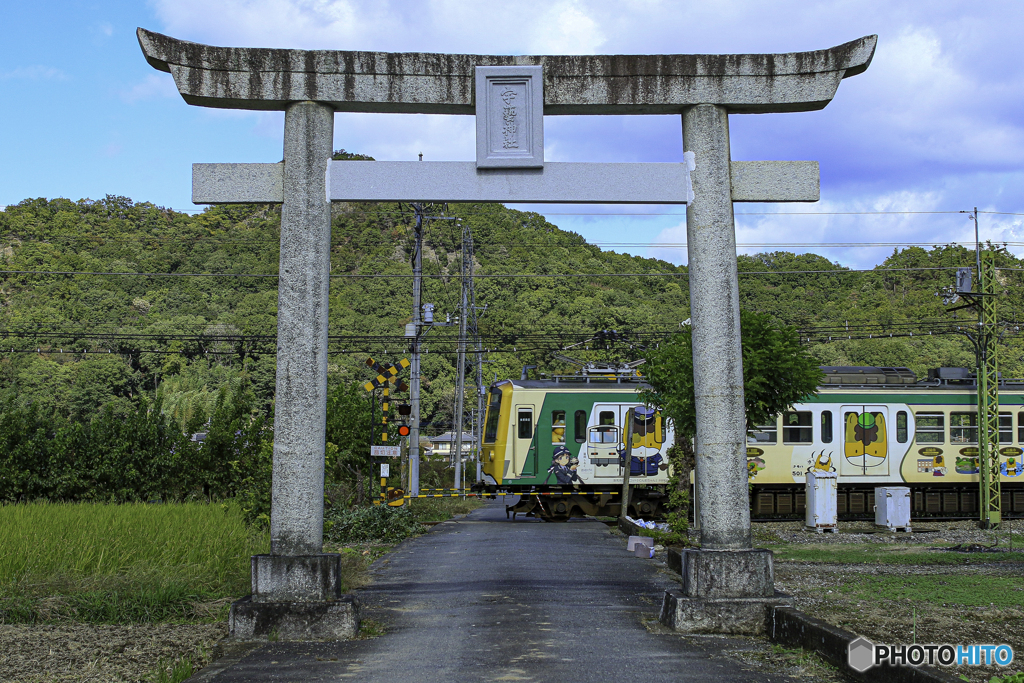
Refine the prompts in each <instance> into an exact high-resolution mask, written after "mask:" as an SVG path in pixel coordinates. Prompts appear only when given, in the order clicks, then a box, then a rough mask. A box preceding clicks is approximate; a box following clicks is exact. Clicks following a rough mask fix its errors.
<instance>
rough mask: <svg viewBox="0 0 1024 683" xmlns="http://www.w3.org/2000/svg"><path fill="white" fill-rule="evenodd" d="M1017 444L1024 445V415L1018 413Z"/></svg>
mask: <svg viewBox="0 0 1024 683" xmlns="http://www.w3.org/2000/svg"><path fill="white" fill-rule="evenodd" d="M1017 443H1021V444H1024V413H1017Z"/></svg>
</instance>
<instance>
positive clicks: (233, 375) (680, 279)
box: [0, 196, 1024, 430]
mask: <svg viewBox="0 0 1024 683" xmlns="http://www.w3.org/2000/svg"><path fill="white" fill-rule="evenodd" d="M441 209H442V207H436V208H435V211H434V213H439V212H440V211H441ZM447 215H448V216H455V217H460V218H462V219H463V221H465V222H466V223H467V224H468V225H469V226H470V227H471V228H472V232H473V237H474V249H475V261H476V272H477V274H478V275H480V276H481V277H480V278H479V279H478V280H477V283H476V292H477V304H478V306H480V307H484V306H486V310H485V311H482V312H481V319H480V327H481V331H482V333H483V335H484V340H485V341H484V346H485V347H486V348H487V349H488V350H489V352H488V353H487V354H486V359H487V361H488V362H487V364H486V365H485V374H486V378H487V380H488V381H490V380H491V379H493V378H494V377H495V376H496V377H498V378H506V377H512V376H518V375H519V373H520V368H521V367H522V366H523V365H526V364H531V365H539V366H540V370H542V371H562V372H566V371H570V370H571V368H569V367H568V366H565V365H562V364H560V363H558V362H556V361H553V360H552V359H551V358H550V353H551V352H552V351H556V350H558V349H559V348H561V347H564V346H566V345H569V344H574V343H576V342H579V341H583V340H587V339H590V338H591V337H593V336H594V334H595V333H596V332H597V331H599V330H604V329H609V330H611V329H614V330H618V331H619V332H621V333H624V334H625V338H626V340H625V341H617V342H614V343H610V344H609V343H605V342H590V343H589V344H584V345H581V346H577V347H575V348H573V349H572V351H571V352H569V353H570V355H573V356H575V357H579V358H590V359H597V358H635V357H638V356H639V354H640V348H639V347H641V346H643V345H645V344H652V343H657V340H658V339H659V338H660V337H662V336H663V335H664V334H666V333H669V332H671V331H673V330H676V329H678V328H679V324H680V322H681V321H683V320H685V319H686V318H688V317H689V312H688V307H689V292H688V285H687V279H686V278H687V272H686V268H685V267H677V266H674V265H672V264H669V263H667V262H664V261H658V260H653V259H645V258H639V257H633V256H628V255H622V254H616V253H612V252H604V251H601V250H600V249H598V248H597V247H595V246H592V245H588V244H587V243H586V241H585V240H584V239H583V238H582V237H581V236H579V235H577V234H575V233H570V232H565V231H562V230H559V229H558V228H557V227H556V226H554V225H552V224H551V223H548V222H547V221H546V220H544V218H543V217H542V216H540V215H538V214H533V213H523V212H520V211H516V210H512V209H508V208H505V207H503V206H500V205H451V206H450V207H448V213H447ZM279 226H280V211H279V209H278V208H277V207H273V206H265V205H245V206H233V207H213V208H209V209H207V210H206V211H204V212H203V213H201V214H198V215H195V216H190V215H187V214H183V213H177V212H174V211H170V210H167V209H163V208H160V207H157V206H154V205H152V204H148V203H134V202H133V201H131V200H129V199H127V198H124V197H113V196H108V197H106V198H105V199H102V200H99V201H89V200H82V201H78V202H73V201H69V200H66V199H53V200H46V199H33V200H26V201H24V202H22V203H20V204H18V205H16V206H9V207H7V209H6V210H5V211H3V212H0V235H2V245H0V247H2V254H3V257H4V259H3V261H2V263H3V269H4V270H5V271H6V272H4V273H3V274H2V279H0V283H2V284H0V291H2V299H0V304H2V311H0V336H2V341H0V394H2V395H3V396H6V397H7V399H8V400H10V401H13V402H14V404H19V405H28V404H32V405H35V406H37V407H38V408H39V409H40V411H41V412H52V413H58V414H60V415H62V416H65V417H70V418H72V419H85V418H88V417H89V416H91V415H94V414H96V413H97V411H99V410H100V409H102V408H104V407H106V406H110V407H111V408H112V409H113V410H114V411H115V413H123V414H129V413H131V412H132V411H133V410H134V406H135V405H136V404H137V400H138V397H139V396H141V395H144V394H145V395H149V396H155V394H156V392H157V390H158V389H159V390H160V392H161V394H162V396H163V403H162V409H163V411H164V412H165V413H168V414H171V415H174V416H175V417H176V418H178V419H180V420H182V421H188V420H191V419H193V418H197V417H199V416H201V415H208V414H209V413H210V412H211V411H212V410H213V408H214V405H215V402H216V397H217V394H218V390H219V389H220V388H221V387H222V386H227V387H229V389H230V390H231V392H233V391H234V390H235V389H237V387H238V386H239V383H240V382H242V381H243V378H244V381H245V383H246V384H247V385H248V386H249V387H251V388H252V390H253V392H254V394H255V398H256V402H255V405H258V406H262V407H263V408H264V409H269V407H270V406H271V403H272V399H273V385H274V335H275V324H276V305H277V300H276V286H277V280H276V277H274V276H275V275H276V273H277V267H278V234H279ZM411 226H412V214H411V212H410V211H409V210H408V207H405V206H399V205H395V204H380V205H377V204H347V205H336V207H335V216H334V220H333V230H332V257H331V267H332V281H331V309H330V334H331V335H332V343H331V352H332V353H331V356H330V359H331V360H330V381H331V383H332V384H333V385H337V384H340V383H350V382H353V381H356V380H365V379H366V378H367V374H366V371H365V366H364V365H363V361H364V360H365V359H366V357H367V356H373V357H375V358H379V359H384V360H390V361H395V360H397V359H399V358H401V357H403V356H404V355H405V354H406V351H407V349H406V348H405V345H404V343H403V339H402V333H403V328H404V325H405V323H407V322H409V321H411V288H412V282H411V279H410V277H409V276H410V275H411V272H412V270H411V263H410V259H411V254H412V250H411V247H412V234H413V233H412V227H411ZM425 235H426V237H425V239H426V244H427V248H426V249H425V253H424V258H423V263H424V270H425V273H426V274H427V275H428V276H430V277H429V278H428V279H427V281H426V283H425V286H424V289H425V293H424V298H423V300H424V302H433V303H434V304H435V305H436V306H437V308H436V312H435V316H436V318H437V319H438V320H439V321H441V322H443V321H444V320H445V318H446V314H451V315H452V321H453V322H454V314H455V312H456V310H457V304H458V298H459V280H458V274H459V269H460V260H459V259H460V256H459V254H460V252H459V249H460V244H461V232H460V230H459V228H458V226H457V224H456V222H455V221H432V222H428V223H427V226H426V232H425ZM973 262H974V253H973V251H969V250H966V249H964V248H963V247H957V246H950V247H943V248H936V249H933V250H930V251H928V250H924V249H921V248H916V247H914V248H908V249H904V250H899V251H898V252H897V253H894V254H893V255H892V256H891V257H890V258H888V259H887V260H886V261H885V263H883V264H880V265H879V267H878V268H877V269H875V270H874V271H871V272H851V271H849V270H846V269H844V268H841V267H840V266H838V265H836V264H834V263H831V262H829V261H828V260H827V259H825V258H822V257H820V256H815V255H811V254H808V255H794V254H791V253H785V252H775V253H768V254H760V255H757V256H752V257H748V256H742V257H740V271H741V276H740V293H741V298H742V305H743V306H744V307H745V308H749V309H751V310H756V311H759V312H765V313H769V314H771V315H772V316H774V317H775V318H777V319H778V320H779V321H781V322H783V323H786V324H790V325H795V326H797V328H798V329H799V330H801V331H802V333H803V336H804V337H805V338H807V339H808V340H809V341H808V343H809V344H810V348H811V350H812V352H813V353H814V354H815V356H816V357H818V358H819V359H820V361H821V363H822V364H830V365H855V364H865V365H868V364H877V365H907V366H910V367H911V368H912V369H914V370H915V371H916V372H918V374H919V375H923V374H924V373H925V372H926V370H927V369H928V368H931V367H936V366H940V365H960V366H970V365H972V364H973V357H974V354H973V351H972V348H971V346H970V343H969V341H968V340H967V339H966V338H965V337H963V336H962V335H957V334H948V332H949V331H950V324H951V323H954V322H956V321H959V322H960V323H966V324H970V322H971V321H972V320H973V319H974V315H973V313H971V312H969V311H964V312H960V313H956V314H947V313H945V308H946V307H945V306H944V305H943V304H942V301H941V299H940V298H939V297H937V296H935V292H937V291H938V290H939V289H941V287H943V286H945V285H947V284H950V283H951V282H952V279H953V271H952V270H947V268H951V267H955V266H959V265H973ZM998 263H999V265H1000V266H1001V267H1006V268H1021V267H1022V266H1024V263H1022V262H1021V261H1019V260H1017V259H1015V258H1014V257H1012V256H1011V255H1008V254H1000V255H999V257H998ZM893 268H899V269H911V270H902V271H892V270H888V269H893ZM912 269H922V270H912ZM792 271H802V272H792ZM573 274H577V275H578V274H584V275H583V276H575V277H550V276H552V275H573ZM624 274H625V275H624ZM501 275H514V276H518V277H507V278H506V277H494V276H501ZM1022 275H1024V273H1022V272H1021V271H1012V270H1003V271H1000V285H1001V288H1002V291H1003V293H1004V294H1005V296H1003V297H1001V300H1000V306H1001V308H1000V312H1001V317H1002V318H1004V319H1009V320H1014V319H1015V317H1016V316H1017V315H1018V314H1019V313H1020V312H1021V305H1020V301H1021V293H1022V291H1024V290H1022V289H1021V285H1022V283H1024V278H1022ZM438 276H442V277H438ZM489 276H490V277H489ZM523 276H526V277H523ZM530 276H533V277H530ZM537 276H540V277H537ZM456 329H457V328H456V327H455V326H451V327H443V328H440V327H439V328H435V329H434V330H432V331H431V332H430V333H429V334H428V335H427V337H426V343H425V347H426V349H427V351H428V353H427V354H426V356H425V357H424V360H423V372H424V388H425V392H426V395H425V404H424V405H425V410H424V419H425V421H426V422H428V423H430V425H431V427H432V428H434V429H436V430H444V429H448V428H450V426H451V419H452V418H451V415H452V407H451V406H452V403H453V387H454V382H455V374H456V373H455V368H454V344H453V343H452V339H453V337H454V331H455V330H456ZM929 332H931V333H932V334H929ZM944 332H945V333H946V334H940V333H944ZM890 334H891V335H893V336H892V337H891V338H890V336H889V335H890ZM911 334H913V336H909V335H911ZM868 335H871V338H870V339H867V338H859V337H866V336H868ZM830 336H831V337H832V340H831V341H828V337H830ZM846 336H850V337H853V339H849V340H848V339H846V338H845V337H846ZM879 336H881V337H882V338H881V339H879V338H878V337H879ZM840 338H842V339H840ZM1001 370H1002V372H1003V375H1004V376H1018V377H1019V376H1024V346H1022V344H1021V340H1020V335H1019V334H1015V333H1012V332H1011V333H1008V334H1007V335H1006V336H1005V337H1004V339H1003V355H1002V359H1001ZM229 395H231V393H230V392H229Z"/></svg>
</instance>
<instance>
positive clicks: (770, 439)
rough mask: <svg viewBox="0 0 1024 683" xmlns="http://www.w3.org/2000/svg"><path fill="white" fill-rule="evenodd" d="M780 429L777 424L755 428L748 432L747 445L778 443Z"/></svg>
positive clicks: (772, 423)
mask: <svg viewBox="0 0 1024 683" xmlns="http://www.w3.org/2000/svg"><path fill="white" fill-rule="evenodd" d="M778 442H779V427H778V425H777V424H776V423H775V422H771V423H769V424H766V425H760V426H757V427H754V429H753V430H752V431H749V432H747V443H761V444H764V443H778Z"/></svg>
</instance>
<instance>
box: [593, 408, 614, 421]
mask: <svg viewBox="0 0 1024 683" xmlns="http://www.w3.org/2000/svg"><path fill="white" fill-rule="evenodd" d="M597 424H600V425H613V424H615V412H614V411H611V410H602V411H601V412H600V414H599V415H598V420H597Z"/></svg>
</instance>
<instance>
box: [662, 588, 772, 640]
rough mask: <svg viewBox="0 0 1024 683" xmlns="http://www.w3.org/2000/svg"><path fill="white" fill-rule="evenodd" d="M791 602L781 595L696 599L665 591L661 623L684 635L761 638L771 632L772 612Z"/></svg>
mask: <svg viewBox="0 0 1024 683" xmlns="http://www.w3.org/2000/svg"><path fill="white" fill-rule="evenodd" d="M791 602H792V599H791V598H790V597H789V596H787V595H783V594H782V593H778V592H775V593H774V594H773V595H772V596H771V597H767V598H766V597H753V598H694V597H687V596H686V595H684V594H683V593H682V591H678V590H670V591H665V599H664V602H662V605H661V616H660V620H661V623H662V624H664V625H665V626H668V627H669V628H671V629H672V630H674V631H679V632H681V633H724V634H747V635H760V634H764V633H767V632H768V631H769V620H770V617H771V614H772V610H773V609H774V608H775V607H778V606H783V605H789V604H791Z"/></svg>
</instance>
